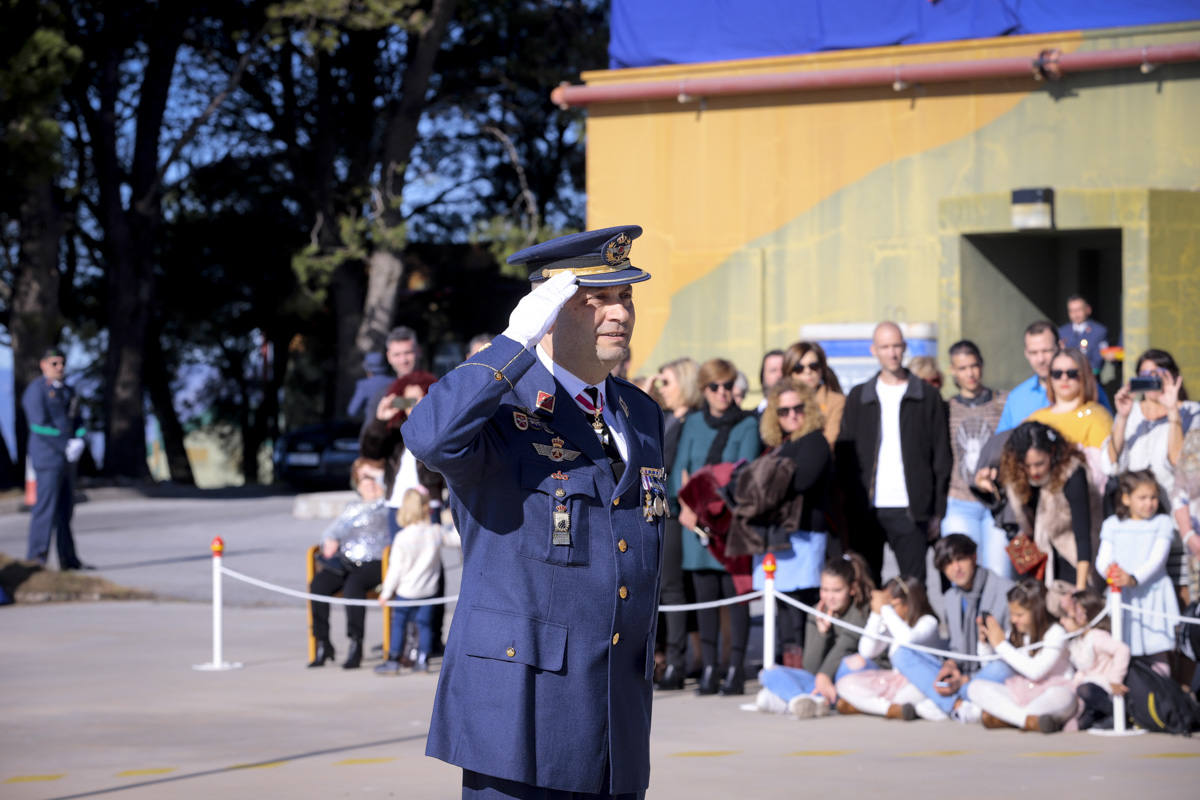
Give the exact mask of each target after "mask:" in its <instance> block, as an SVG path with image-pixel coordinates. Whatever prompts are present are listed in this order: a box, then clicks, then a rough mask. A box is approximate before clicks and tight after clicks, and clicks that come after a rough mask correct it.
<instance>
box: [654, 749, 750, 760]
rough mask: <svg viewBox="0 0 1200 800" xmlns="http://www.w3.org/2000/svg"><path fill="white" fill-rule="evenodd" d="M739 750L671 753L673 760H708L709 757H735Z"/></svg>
mask: <svg viewBox="0 0 1200 800" xmlns="http://www.w3.org/2000/svg"><path fill="white" fill-rule="evenodd" d="M740 752H742V751H741V750H684V751H683V752H682V753H672V754H671V755H672V756H673V757H675V758H708V757H710V756H713V757H715V756H736V755H737V754H738V753H740Z"/></svg>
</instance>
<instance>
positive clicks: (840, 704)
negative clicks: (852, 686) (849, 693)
mask: <svg viewBox="0 0 1200 800" xmlns="http://www.w3.org/2000/svg"><path fill="white" fill-rule="evenodd" d="M834 708H836V709H837V712H838V713H839V714H843V715H845V714H861V713H862V712H861V711H859V710H858V709H857V708H855V707H854V706H852V705H850V702H849V701H848V700H846V698H844V697H839V698H838V701H837V705H836V706H834Z"/></svg>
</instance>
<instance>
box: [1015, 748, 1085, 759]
mask: <svg viewBox="0 0 1200 800" xmlns="http://www.w3.org/2000/svg"><path fill="white" fill-rule="evenodd" d="M1095 754H1096V751H1095V750H1043V751H1042V752H1040V753H1022V754H1021V755H1023V756H1029V757H1032V758H1074V757H1075V756H1091V755H1095Z"/></svg>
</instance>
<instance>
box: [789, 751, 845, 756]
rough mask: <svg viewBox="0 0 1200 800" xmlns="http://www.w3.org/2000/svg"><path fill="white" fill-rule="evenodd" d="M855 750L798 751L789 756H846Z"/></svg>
mask: <svg viewBox="0 0 1200 800" xmlns="http://www.w3.org/2000/svg"><path fill="white" fill-rule="evenodd" d="M853 752H854V751H853V750H797V751H796V752H794V753H788V755H789V756H844V755H847V754H849V753H853Z"/></svg>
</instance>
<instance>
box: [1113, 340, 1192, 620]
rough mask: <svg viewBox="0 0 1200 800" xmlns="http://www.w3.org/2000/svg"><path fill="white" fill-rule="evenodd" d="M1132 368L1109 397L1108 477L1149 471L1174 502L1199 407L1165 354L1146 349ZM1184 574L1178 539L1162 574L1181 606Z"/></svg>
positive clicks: (1184, 559) (1185, 563)
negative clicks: (1111, 411)
mask: <svg viewBox="0 0 1200 800" xmlns="http://www.w3.org/2000/svg"><path fill="white" fill-rule="evenodd" d="M1136 364H1137V375H1136V376H1135V377H1133V378H1132V379H1130V381H1129V383H1127V384H1126V385H1125V386H1122V387H1121V388H1120V389H1119V390H1118V391H1117V394H1116V395H1115V397H1114V398H1113V399H1114V401H1115V403H1116V407H1117V408H1116V411H1117V415H1116V417H1115V418H1114V419H1113V427H1112V434H1111V435H1110V436H1109V439H1108V445H1107V447H1106V448H1105V453H1104V455H1105V456H1106V458H1107V465H1106V466H1107V467H1108V471H1109V474H1110V475H1119V474H1121V473H1123V472H1130V471H1136V470H1142V469H1148V470H1150V471H1151V472H1153V473H1154V479H1155V480H1157V481H1158V485H1159V486H1160V487H1162V491H1163V492H1164V495H1163V496H1164V497H1167V498H1173V497H1175V496H1176V492H1175V472H1176V469H1175V468H1176V466H1177V465H1178V464H1179V459H1180V454H1181V453H1182V452H1183V440H1184V436H1186V435H1187V433H1188V431H1189V430H1191V429H1192V428H1193V427H1194V426H1195V425H1196V420H1197V418H1200V403H1197V402H1195V401H1192V400H1189V399H1188V394H1187V390H1186V389H1185V388H1184V386H1183V377H1182V376H1181V375H1180V373H1179V365H1178V364H1176V363H1175V359H1174V357H1172V355H1171V354H1170V353H1168V352H1167V351H1166V350H1157V349H1153V348H1152V349H1150V350H1147V351H1146V352H1144V353H1142V354H1141V355H1140V356H1138V360H1137V362H1136ZM1139 394H1140V398H1139V396H1138V395H1139ZM1177 523H1178V521H1177ZM1189 572H1190V571H1189V569H1188V559H1187V557H1186V552H1185V548H1184V546H1183V543H1182V541H1181V539H1180V537H1178V536H1177V537H1175V541H1174V542H1173V543H1172V545H1171V552H1170V554H1168V556H1167V574H1168V575H1170V576H1171V580H1172V582H1173V583H1174V584H1175V585H1176V586H1177V587H1179V588H1178V589H1177V591H1178V592H1179V593H1180V595H1181V596H1180V599H1181V600H1184V601H1185V604H1186V601H1188V600H1189V599H1190V598H1189V597H1188V596H1187V595H1188V593H1187V591H1186V589H1184V588H1183V587H1186V586H1187V585H1188V584H1189V578H1190V575H1189Z"/></svg>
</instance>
